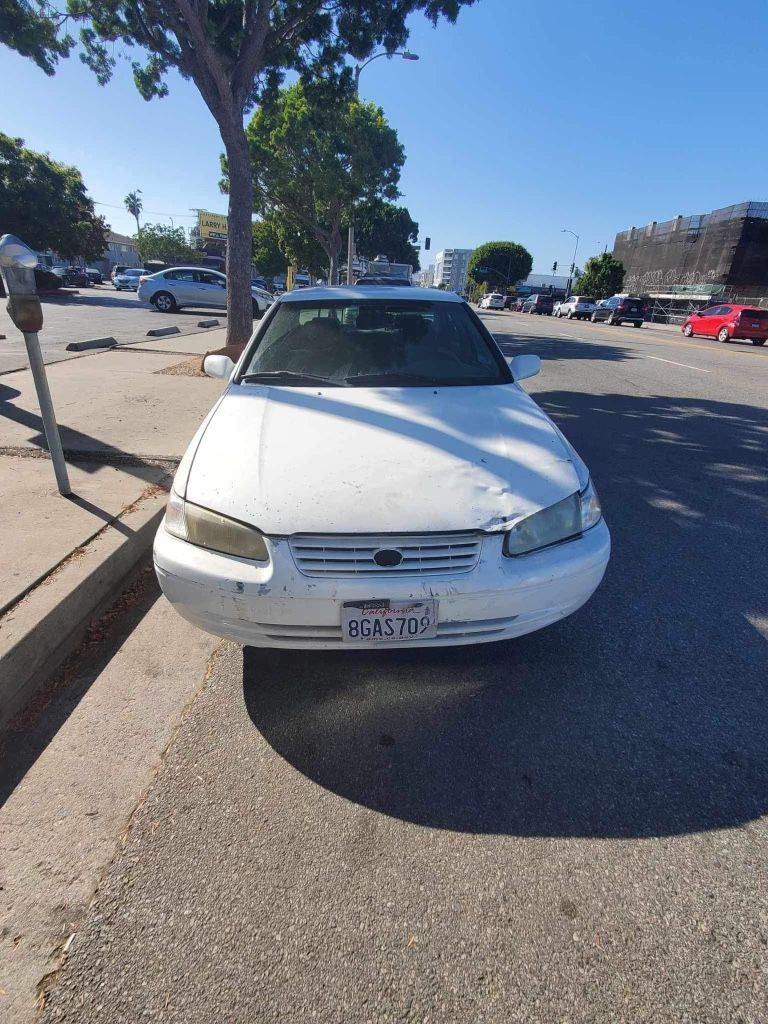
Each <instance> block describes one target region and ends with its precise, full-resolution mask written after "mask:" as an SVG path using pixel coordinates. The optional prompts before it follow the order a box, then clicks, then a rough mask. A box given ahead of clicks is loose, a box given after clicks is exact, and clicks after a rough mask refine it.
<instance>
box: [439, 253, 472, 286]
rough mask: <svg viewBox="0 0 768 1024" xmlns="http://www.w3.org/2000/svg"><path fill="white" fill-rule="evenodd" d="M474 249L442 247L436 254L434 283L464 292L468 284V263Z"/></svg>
mask: <svg viewBox="0 0 768 1024" xmlns="http://www.w3.org/2000/svg"><path fill="white" fill-rule="evenodd" d="M473 251H474V250H473V249H441V250H440V252H438V253H437V254H436V255H435V271H434V275H433V278H432V284H433V285H434V286H435V287H437V286H439V285H441V284H442V285H444V286H445V287H446V288H447V289H448V290H449V291H452V292H463V291H464V288H465V287H466V284H467V264H468V263H469V257H470V256H471V255H472V253H473Z"/></svg>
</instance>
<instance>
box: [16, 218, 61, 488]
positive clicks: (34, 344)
mask: <svg viewBox="0 0 768 1024" xmlns="http://www.w3.org/2000/svg"><path fill="white" fill-rule="evenodd" d="M36 266H37V254H36V253H35V252H33V250H32V249H30V248H29V246H28V245H25V243H24V242H22V241H21V239H20V238H17V237H16V236H15V235H3V236H2V238H0V274H2V277H3V282H4V284H5V291H6V294H7V295H8V303H7V306H6V308H7V310H8V314H9V316H10V318H11V320H13V322H14V324H15V325H16V327H18V329H19V330H20V331H21V333H22V334H23V335H24V343H25V345H26V346H27V355H28V357H29V368H30V370H31V371H32V377H33V379H34V381H35V390H36V391H37V400H38V402H39V404H40V415H41V416H42V419H43V428H44V430H45V438H46V441H47V442H48V451H49V452H50V453H51V460H52V462H53V471H54V473H55V474H56V483H57V484H58V488H59V492H60V493H61V494H63V495H65V496H66V495H69V494H71V493H72V488H71V487H70V485H69V476H68V474H67V465H66V463H65V461H64V451H63V449H62V447H61V437H60V436H59V428H58V425H57V423H56V414H55V413H54V411H53V402H52V401H51V393H50V391H49V390H48V378H47V376H46V373H45V364H44V363H43V356H42V353H41V351H40V339H39V338H38V336H37V333H38V331H39V330H40V329H41V327H42V326H43V308H42V306H41V305H40V297H39V295H38V294H37V284H36V283H35V267H36Z"/></svg>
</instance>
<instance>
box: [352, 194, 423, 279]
mask: <svg viewBox="0 0 768 1024" xmlns="http://www.w3.org/2000/svg"><path fill="white" fill-rule="evenodd" d="M353 222H354V225H355V248H356V249H357V251H358V253H360V254H361V255H363V256H368V257H369V258H370V259H373V257H374V256H378V255H379V253H382V254H383V255H385V256H387V257H388V258H389V260H390V262H392V263H410V265H411V266H412V267H413V269H414V270H418V269H419V266H420V264H419V252H418V249H416V248H414V245H413V243H414V242H415V241H416V240H417V239H418V237H419V225H418V224H417V223H416V221H415V220H413V219H412V217H411V215H410V213H409V212H408V210H407V209H406V208H405V207H404V206H395V204H394V203H387V202H384V201H383V200H381V199H375V200H372V201H370V202H367V203H360V204H358V206H357V207H356V208H355V211H354V215H353Z"/></svg>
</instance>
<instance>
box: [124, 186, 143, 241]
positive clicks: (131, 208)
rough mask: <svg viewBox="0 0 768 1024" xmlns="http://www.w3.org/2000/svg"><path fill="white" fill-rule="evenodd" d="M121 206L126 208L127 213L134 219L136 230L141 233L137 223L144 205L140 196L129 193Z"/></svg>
mask: <svg viewBox="0 0 768 1024" xmlns="http://www.w3.org/2000/svg"><path fill="white" fill-rule="evenodd" d="M123 206H124V207H125V208H126V210H127V211H128V213H130V215H131V216H132V217H134V218H135V219H136V230H137V231H141V224H140V223H139V214H140V213H141V211H142V210H143V209H144V203H143V202H142V201H141V196H140V195H139V193H138V192H129V193H128V195H127V196H126V197H125V199H124V200H123Z"/></svg>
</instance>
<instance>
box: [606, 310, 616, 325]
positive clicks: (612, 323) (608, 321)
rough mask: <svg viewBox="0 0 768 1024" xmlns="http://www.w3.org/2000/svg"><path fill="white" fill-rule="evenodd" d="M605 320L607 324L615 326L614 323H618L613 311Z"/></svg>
mask: <svg viewBox="0 0 768 1024" xmlns="http://www.w3.org/2000/svg"><path fill="white" fill-rule="evenodd" d="M605 322H606V323H607V324H608V325H609V326H610V327H613V326H614V324H616V321H615V320H614V319H613V313H611V315H610V316H609V317H608V319H607V320H606V321H605Z"/></svg>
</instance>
